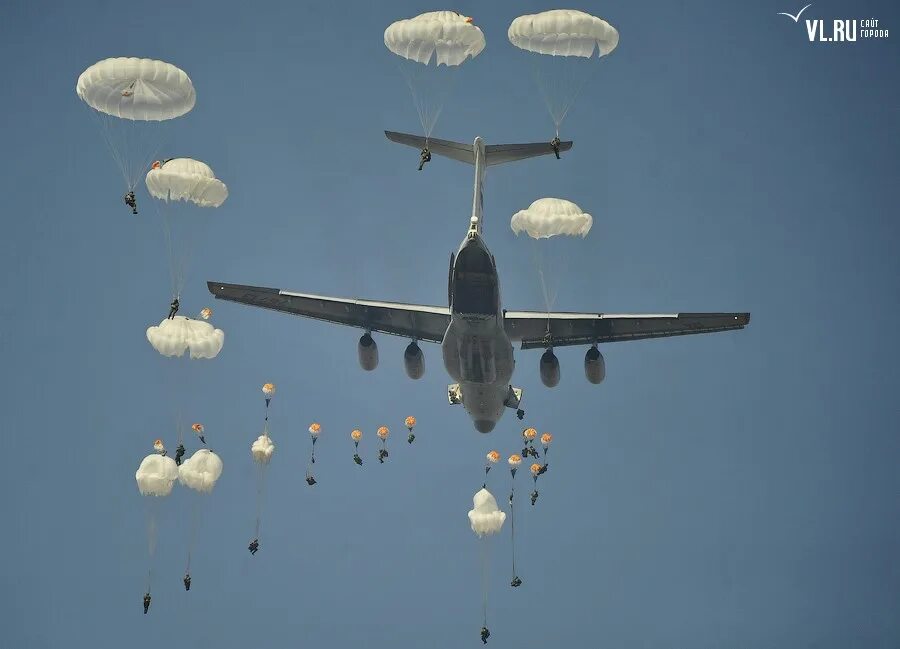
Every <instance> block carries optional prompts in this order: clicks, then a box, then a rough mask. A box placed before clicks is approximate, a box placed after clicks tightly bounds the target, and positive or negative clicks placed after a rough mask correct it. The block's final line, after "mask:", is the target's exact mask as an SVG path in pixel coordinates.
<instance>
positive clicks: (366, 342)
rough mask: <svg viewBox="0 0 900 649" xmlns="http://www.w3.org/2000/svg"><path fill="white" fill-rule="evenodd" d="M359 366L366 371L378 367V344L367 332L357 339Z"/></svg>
mask: <svg viewBox="0 0 900 649" xmlns="http://www.w3.org/2000/svg"><path fill="white" fill-rule="evenodd" d="M358 349H359V366H360V367H361V368H363V369H364V370H365V371H367V372H371V371H372V370H374V369H375V368H376V367H378V345H377V344H375V341H374V340H373V339H372V336H371V335H370V334H369V333H364V334H363V335H362V336H361V337H360V339H359V348H358Z"/></svg>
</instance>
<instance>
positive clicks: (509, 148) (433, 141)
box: [384, 131, 572, 167]
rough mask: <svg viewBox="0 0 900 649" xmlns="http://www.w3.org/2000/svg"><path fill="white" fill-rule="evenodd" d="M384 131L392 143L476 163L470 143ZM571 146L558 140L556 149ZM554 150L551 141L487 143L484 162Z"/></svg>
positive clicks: (508, 160)
mask: <svg viewBox="0 0 900 649" xmlns="http://www.w3.org/2000/svg"><path fill="white" fill-rule="evenodd" d="M384 134H385V135H386V136H387V138H388V139H389V140H390V141H391V142H396V143H398V144H405V145H406V146H411V147H414V148H416V149H423V148H425V147H426V146H427V147H428V150H429V151H430V152H431V153H433V154H435V155H439V156H444V157H445V158H451V159H453V160H457V161H459V162H465V163H467V164H471V165H473V164H475V148H474V147H473V146H472V145H471V144H462V143H460V142H451V141H450V140H439V139H437V138H427V139H426V138H424V137H422V136H420V135H409V134H407V133H395V132H394V131H385V132H384ZM571 148H572V142H571V141H569V142H560V143H559V150H560V152H562V151H568V150H569V149H571ZM553 153H554V151H553V146H552V145H551V144H550V142H534V143H531V144H488V145H487V146H485V147H484V162H485V165H486V166H488V167H491V166H493V165H499V164H503V163H505V162H515V161H516V160H525V159H527V158H534V157H536V156H542V155H552V154H553Z"/></svg>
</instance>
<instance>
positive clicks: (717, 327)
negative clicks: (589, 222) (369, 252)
mask: <svg viewBox="0 0 900 649" xmlns="http://www.w3.org/2000/svg"><path fill="white" fill-rule="evenodd" d="M385 134H386V135H387V137H388V139H390V140H391V141H393V142H397V143H400V144H405V145H408V146H412V147H416V148H420V149H422V158H423V160H424V159H425V158H426V157H427V159H430V157H431V156H430V154H431V153H435V154H437V155H441V156H444V157H448V158H451V159H453V160H458V161H460V162H466V163H468V164H473V165H474V166H475V196H474V199H473V205H472V217H471V219H470V221H469V229H468V232H466V236H465V238H464V239H463V241H462V244H461V245H460V247H459V251H458V252H457V253H456V255H451V257H450V278H449V285H448V306H446V307H443V306H419V305H414V304H400V303H396V302H376V301H370V300H353V299H343V298H334V297H325V296H320V295H310V294H307V293H295V292H292V291H285V290H279V289H274V288H262V287H256V286H242V285H239V284H224V283H222V282H208V287H209V290H210V292H211V293H212V294H213V295H214V296H215V297H216V298H217V299H220V300H230V301H232V302H240V303H242V304H248V305H251V306H258V307H263V308H266V309H273V310H275V311H282V312H285V313H290V314H293V315H299V316H304V317H307V318H314V319H317V320H325V321H328V322H333V323H337V324H343V325H349V326H352V327H358V328H360V329H363V330H364V331H365V333H364V334H363V335H362V337H361V338H360V339H359V346H358V351H359V363H360V365H361V366H362V368H363V369H365V370H374V369H375V367H376V366H377V365H378V346H377V345H376V343H375V341H374V340H373V338H372V333H373V332H380V333H386V334H393V335H395V336H402V337H404V338H410V339H411V340H412V342H410V344H409V346H408V347H407V348H406V351H405V352H404V354H403V360H404V364H405V367H406V373H407V374H408V375H409V377H410V378H412V379H418V378H421V376H422V375H423V374H424V355H423V354H422V350H421V349H420V348H419V345H418V342H419V341H426V342H433V343H440V345H441V351H442V352H443V356H444V367H445V368H446V369H447V373H448V374H449V375H450V377H451V378H452V379H453V380H454V381H456V383H455V384H453V385H450V386H449V387H448V390H447V394H448V399H449V401H450V403H451V404H460V403H461V404H462V405H463V408H465V410H466V412H468V413H469V416H470V417H471V418H472V420H473V422H474V425H475V429H476V430H478V431H479V432H482V433H489V432H490V431H492V430H493V429H494V426H495V425H496V424H497V421H499V420H500V418H501V416H502V415H503V412H504V409H505V408H512V409H516V411H517V415H518V416H519V419H522V417H523V416H524V414H525V413H524V412H523V411H522V410H521V409H520V408H519V405H520V402H521V399H522V390H520V389H518V388H514V387H512V385H510V383H509V382H510V379H511V378H512V374H513V369H514V366H515V361H514V360H513V347H512V343H511V341H519V342H520V343H521V348H522V349H536V348H541V349H544V350H545V351H544V354H543V355H542V356H541V360H540V375H541V381H542V382H543V383H544V385H546V386H547V387H554V386H556V385H557V384H558V383H559V376H560V373H559V361H558V360H557V358H556V355H555V354H554V353H553V348H554V347H560V346H563V345H589V346H590V347H589V349H588V350H587V353H586V355H585V357H584V372H585V375H586V377H587V380H588V381H590V382H591V383H600V382H601V381H602V380H603V379H604V377H605V375H606V366H605V362H604V360H603V355H602V354H601V353H600V351H599V350H598V349H597V345H598V344H599V343H608V342H616V341H620V340H639V339H642V338H660V337H664V336H680V335H685V334H700V333H710V332H715V331H728V330H732V329H743V328H744V327H745V326H746V325H747V324H748V323H749V322H750V314H749V313H653V314H610V313H542V312H528V311H506V310H504V309H503V308H502V306H501V301H500V284H499V281H498V277H497V266H496V264H495V262H494V257H493V255H492V254H491V253H490V251H489V250H488V247H487V244H486V243H485V241H484V239H483V237H482V228H481V225H482V186H483V183H484V174H485V170H486V168H487V167H489V166H492V165H496V164H502V163H505V162H513V161H515V160H524V159H526V158H531V157H535V156H540V155H548V154H551V153H554V152H556V153H557V154H558V153H559V152H560V151H568V150H569V149H571V148H572V142H559V141H558V140H555V141H554V142H552V143H549V144H548V143H536V144H501V145H485V144H484V141H483V140H482V139H481V138H480V137H477V138H475V141H474V143H473V144H461V143H458V142H450V141H447V140H437V139H431V138H429V140H428V141H427V142H426V140H425V138H423V137H419V136H415V135H406V134H403V133H394V132H391V131H386V132H385Z"/></svg>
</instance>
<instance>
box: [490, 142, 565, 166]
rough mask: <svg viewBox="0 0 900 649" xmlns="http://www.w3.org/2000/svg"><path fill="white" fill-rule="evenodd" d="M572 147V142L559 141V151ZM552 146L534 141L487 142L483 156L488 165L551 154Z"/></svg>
mask: <svg viewBox="0 0 900 649" xmlns="http://www.w3.org/2000/svg"><path fill="white" fill-rule="evenodd" d="M571 148H572V142H571V141H569V142H560V143H559V150H560V152H563V151H568V150H569V149H571ZM552 153H553V147H552V146H550V143H549V142H535V143H533V144H488V145H487V146H486V147H484V157H485V159H486V160H487V165H488V167H491V166H493V165H500V164H503V163H504V162H515V161H516V160H525V159H526V158H534V157H537V156H539V155H551V154H552Z"/></svg>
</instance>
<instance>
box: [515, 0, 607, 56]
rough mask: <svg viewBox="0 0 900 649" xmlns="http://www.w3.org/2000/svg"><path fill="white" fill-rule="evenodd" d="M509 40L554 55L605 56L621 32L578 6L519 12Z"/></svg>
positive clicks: (541, 52) (537, 51)
mask: <svg viewBox="0 0 900 649" xmlns="http://www.w3.org/2000/svg"><path fill="white" fill-rule="evenodd" d="M507 36H509V42H510V43H512V44H513V45H515V46H516V47H519V48H521V49H523V50H528V51H529V52H535V53H537V54H548V55H550V56H580V57H583V58H590V57H591V56H593V55H594V50H595V49H596V50H597V56H598V57H600V56H605V55H607V54H609V53H610V52H612V51H613V50H614V49H616V45H618V44H619V32H618V31H616V29H615V27H613V26H612V25H610V24H609V23H608V22H606V21H605V20H603V19H602V18H597V17H596V16H592V15H590V14H587V13H585V12H583V11H577V10H574V9H553V10H552V11H544V12H542V13H539V14H531V15H527V16H519V17H518V18H516V19H515V20H513V21H512V24H510V26H509V30H508V31H507Z"/></svg>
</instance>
